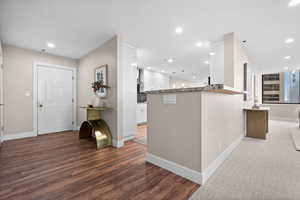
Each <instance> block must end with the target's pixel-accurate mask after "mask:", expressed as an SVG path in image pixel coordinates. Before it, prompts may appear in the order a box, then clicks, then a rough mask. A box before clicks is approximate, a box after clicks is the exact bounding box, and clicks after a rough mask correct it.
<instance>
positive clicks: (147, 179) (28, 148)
mask: <svg viewBox="0 0 300 200" xmlns="http://www.w3.org/2000/svg"><path fill="white" fill-rule="evenodd" d="M145 152H146V146H144V145H141V144H138V143H135V142H127V143H126V144H125V146H124V147H122V148H120V149H116V148H106V149H103V150H99V151H96V149H95V145H94V144H93V143H92V142H91V141H87V140H80V141H79V140H78V132H63V133H55V134H49V135H44V136H39V137H34V138H27V139H21V140H14V141H8V142H5V143H4V144H3V146H2V149H1V150H0V199H1V200H18V199H20V200H29V199H30V200H50V199H72V200H76V199H82V200H89V199H107V200H113V199H124V200H125V199H126V200H127V199H137V200H142V199H153V200H158V199H172V200H174V199H188V197H189V196H190V195H191V194H192V193H193V192H194V191H195V190H197V189H198V187H199V185H197V184H195V183H193V182H191V181H188V180H186V179H184V178H181V177H180V176H177V175H175V174H173V173H171V172H168V171H166V170H164V169H161V168H159V167H156V166H154V165H152V164H149V163H146V162H145Z"/></svg>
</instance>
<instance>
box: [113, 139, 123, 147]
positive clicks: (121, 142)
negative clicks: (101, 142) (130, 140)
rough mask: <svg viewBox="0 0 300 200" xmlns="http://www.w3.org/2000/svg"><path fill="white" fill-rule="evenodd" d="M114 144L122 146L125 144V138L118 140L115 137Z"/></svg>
mask: <svg viewBox="0 0 300 200" xmlns="http://www.w3.org/2000/svg"><path fill="white" fill-rule="evenodd" d="M112 145H113V146H114V147H116V148H121V147H123V146H124V141H123V140H116V139H113V140H112Z"/></svg>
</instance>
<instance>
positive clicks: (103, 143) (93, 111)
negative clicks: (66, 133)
mask: <svg viewBox="0 0 300 200" xmlns="http://www.w3.org/2000/svg"><path fill="white" fill-rule="evenodd" d="M81 108H83V109H86V114H87V116H86V118H87V121H84V122H83V123H82V124H81V126H80V130H79V139H84V138H85V139H90V138H92V139H95V140H96V144H97V149H102V148H105V147H107V146H111V145H112V135H111V132H110V130H109V127H108V125H107V123H106V122H105V121H104V120H103V119H101V112H102V111H106V110H109V109H110V108H107V107H81Z"/></svg>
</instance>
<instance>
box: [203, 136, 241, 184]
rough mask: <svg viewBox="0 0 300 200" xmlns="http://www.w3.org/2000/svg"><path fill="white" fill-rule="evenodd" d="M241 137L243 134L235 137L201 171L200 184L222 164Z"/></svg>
mask: <svg viewBox="0 0 300 200" xmlns="http://www.w3.org/2000/svg"><path fill="white" fill-rule="evenodd" d="M243 138H244V136H240V137H239V138H237V139H236V140H235V141H234V142H233V143H231V145H229V146H228V147H227V148H226V149H225V151H223V152H222V153H221V154H220V155H219V156H218V157H217V158H216V159H215V160H214V161H213V162H212V163H211V164H210V165H209V166H208V167H207V168H206V169H205V170H204V172H202V184H204V183H205V182H206V181H207V180H208V179H209V177H210V176H211V175H212V174H213V173H214V172H215V171H216V170H217V169H218V168H219V167H220V166H221V165H222V163H223V162H224V161H225V160H226V159H227V158H228V157H229V155H230V154H231V153H232V151H233V150H234V149H235V148H236V147H237V146H238V145H239V144H240V143H241V141H242V139H243Z"/></svg>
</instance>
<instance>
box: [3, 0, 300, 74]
mask: <svg viewBox="0 0 300 200" xmlns="http://www.w3.org/2000/svg"><path fill="white" fill-rule="evenodd" d="M288 3H289V0H226V1H220V0H205V1H204V0H89V1H87V0H76V1H74V0H51V1H50V0H26V1H24V0H22V1H20V0H0V37H1V39H2V40H3V41H4V42H5V43H8V44H13V45H16V46H21V47H25V48H30V49H35V50H41V49H43V48H46V45H45V44H46V42H47V41H50V42H53V43H55V44H56V48H54V49H47V48H46V49H47V51H48V52H49V53H53V54H57V55H62V56H66V57H72V58H80V57H81V56H83V55H85V54H86V53H88V52H89V51H90V50H92V49H94V48H96V47H98V46H99V45H101V43H103V42H104V41H106V40H107V39H109V38H110V37H112V36H113V35H120V36H122V37H123V38H124V39H125V40H126V41H128V42H129V43H131V44H133V45H135V46H137V47H138V48H139V49H140V52H139V64H140V65H141V66H143V67H148V66H151V67H152V68H154V69H155V70H165V71H166V72H168V73H172V72H176V75H177V76H179V77H181V78H185V79H189V78H191V77H192V75H193V74H195V75H197V79H198V78H199V79H200V76H203V74H205V73H206V72H207V65H205V64H204V63H203V61H205V60H207V59H208V57H209V55H208V52H209V48H197V47H195V43H196V42H197V41H199V40H208V41H211V42H214V41H217V40H219V39H220V38H221V36H222V35H223V34H225V33H229V32H235V33H236V35H237V36H238V37H239V39H240V40H247V47H246V49H247V51H248V54H249V55H250V59H251V60H252V62H253V63H254V64H255V67H256V68H257V69H259V70H266V69H267V70H270V69H274V70H283V68H284V67H285V66H288V67H300V56H298V55H299V52H300V25H299V19H300V6H298V7H294V8H289V7H288ZM178 25H180V26H182V28H183V34H181V35H176V34H175V33H174V29H175V28H176V26H178ZM288 37H294V38H295V39H296V41H295V43H293V44H290V45H286V44H284V40H285V39H286V38H288ZM286 55H290V56H292V58H291V59H290V60H289V61H286V60H284V59H283V57H284V56H286ZM165 58H174V60H175V62H174V63H172V64H169V63H166V62H165V61H164V59H165ZM182 70H184V71H185V72H184V73H182V72H181V71H182Z"/></svg>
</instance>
